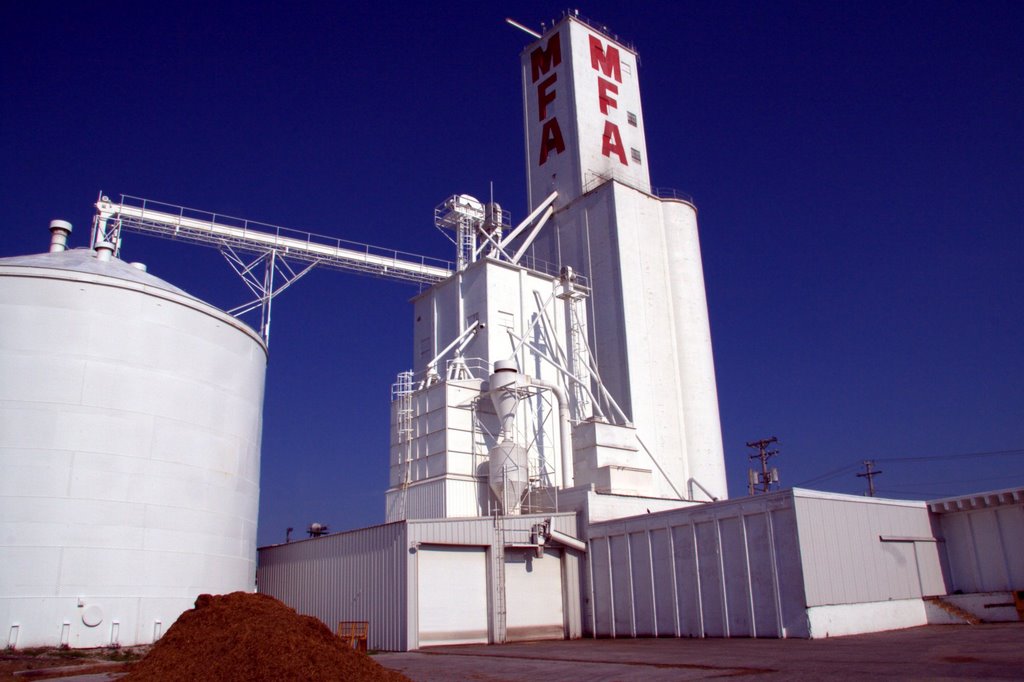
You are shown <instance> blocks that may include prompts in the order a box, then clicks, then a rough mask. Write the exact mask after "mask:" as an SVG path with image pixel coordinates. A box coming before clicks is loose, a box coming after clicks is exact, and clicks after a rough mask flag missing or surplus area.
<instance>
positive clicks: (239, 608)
mask: <svg viewBox="0 0 1024 682" xmlns="http://www.w3.org/2000/svg"><path fill="white" fill-rule="evenodd" d="M126 680H128V681H129V682H146V681H148V680H154V681H157V680H159V681H160V682H175V681H176V680H182V681H185V680H188V681H194V680H218V681H219V682H233V681H235V680H237V681H239V682H241V681H242V680H245V681H247V682H248V681H250V680H275V681H276V680H381V681H384V680H387V681H388V682H398V681H400V680H405V681H406V682H407V681H408V678H407V677H405V676H404V675H402V674H401V673H397V672H394V671H392V670H388V669H387V668H384V667H383V666H381V665H380V664H379V663H377V662H376V661H374V660H373V659H371V658H370V657H369V656H367V655H366V654H363V653H360V652H358V651H355V650H354V649H351V648H349V647H348V646H346V644H345V643H343V642H342V640H341V639H339V638H338V637H336V636H335V635H334V634H333V633H332V632H331V631H330V630H329V629H328V628H327V626H326V625H324V624H323V623H321V622H320V621H319V620H317V619H316V618H313V617H312V616H300V615H299V614H298V613H296V612H295V610H294V609H291V608H289V607H287V606H285V605H284V604H282V603H281V602H279V601H278V600H276V599H274V598H273V597H268V596H267V595H265V594H251V593H246V592H232V593H231V594H224V595H216V596H215V595H209V594H202V595H199V598H198V599H196V607H195V608H194V609H192V610H191V611H186V612H185V613H183V614H181V616H180V617H179V618H178V620H177V621H176V622H175V623H174V625H172V626H171V627H170V629H168V630H167V632H166V634H164V636H163V637H161V638H160V640H159V641H158V642H157V643H156V644H154V645H153V649H152V650H151V651H150V652H149V654H147V655H146V657H145V658H143V659H142V660H141V661H140V662H138V663H137V664H135V665H134V666H133V667H132V670H131V673H130V674H129V675H128V677H127V678H126Z"/></svg>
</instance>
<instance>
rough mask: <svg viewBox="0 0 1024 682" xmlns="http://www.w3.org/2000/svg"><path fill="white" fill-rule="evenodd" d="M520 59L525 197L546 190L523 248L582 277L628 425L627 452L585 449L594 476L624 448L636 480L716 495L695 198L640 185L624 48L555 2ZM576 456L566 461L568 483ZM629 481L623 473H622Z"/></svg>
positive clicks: (606, 377)
mask: <svg viewBox="0 0 1024 682" xmlns="http://www.w3.org/2000/svg"><path fill="white" fill-rule="evenodd" d="M521 63H522V77H523V96H524V98H525V107H524V110H525V112H526V121H525V133H526V148H527V155H526V156H527V178H528V181H529V197H530V206H531V208H532V207H533V206H534V205H536V204H537V203H538V202H539V201H541V200H542V199H544V198H545V197H547V196H548V195H549V194H550V193H551V192H552V191H553V190H555V191H557V192H558V197H557V199H556V200H555V203H554V208H555V212H554V215H553V216H552V218H551V220H550V221H549V223H548V225H547V226H546V227H545V229H544V230H543V231H542V232H541V234H539V235H538V237H537V239H536V240H535V241H534V243H533V246H532V253H533V255H534V256H535V257H537V258H539V259H543V260H547V261H551V262H553V263H555V264H557V265H559V266H571V267H573V268H576V269H578V270H580V271H582V272H584V273H586V274H587V276H588V277H589V282H590V286H591V295H590V297H589V298H588V299H587V306H588V318H589V341H590V346H591V348H592V349H593V352H594V353H595V357H596V365H597V367H598V368H599V371H600V378H601V379H602V380H603V383H604V386H605V388H607V390H608V392H609V393H610V394H611V395H612V396H613V397H614V399H615V400H616V401H617V402H618V404H619V406H620V407H621V408H622V411H623V412H624V413H625V415H626V416H627V417H628V418H629V420H630V421H631V422H632V424H633V426H634V427H635V428H636V436H637V438H638V450H637V452H636V453H635V457H634V456H632V455H630V456H629V457H627V458H626V459H625V460H620V461H617V462H615V463H613V464H609V465H605V464H603V463H602V462H591V464H592V465H594V468H596V469H601V468H602V467H604V473H603V474H602V475H601V476H599V477H597V478H595V479H594V481H593V482H594V483H595V484H596V485H597V487H598V488H599V489H600V488H601V487H604V488H607V489H608V492H612V493H614V492H617V490H616V488H617V487H618V486H617V484H616V482H615V474H616V472H618V474H619V478H622V476H621V474H622V473H623V472H625V471H628V470H629V469H630V468H631V467H630V465H629V464H628V462H630V461H631V462H634V466H635V467H636V468H637V469H651V478H650V485H651V487H650V489H649V490H645V491H639V492H641V493H642V494H648V495H652V496H655V497H665V498H675V499H680V498H685V499H691V500H707V499H709V498H719V499H723V498H725V497H727V490H726V479H725V464H724V457H723V452H722V434H721V424H720V421H719V416H718V394H717V389H716V386H715V371H714V362H713V358H712V350H711V332H710V327H709V323H708V312H707V300H706V297H705V292H704V276H703V269H702V266H701V257H700V243H699V240H698V235H697V211H696V208H695V207H694V206H693V204H692V203H691V202H690V201H689V200H686V199H680V198H678V197H677V195H673V196H671V197H664V196H659V195H658V194H656V193H654V192H653V191H652V189H651V183H650V173H649V171H648V167H647V147H646V141H645V137H644V119H643V110H642V108H641V104H640V88H639V84H638V80H637V56H636V53H635V52H634V51H633V50H632V49H631V48H630V47H627V46H626V45H623V44H622V43H620V42H618V41H617V40H614V39H612V38H611V37H609V36H608V35H606V34H605V32H602V31H600V30H597V29H595V28H594V27H593V26H591V25H590V24H588V23H587V22H585V21H583V20H581V19H579V18H578V17H575V16H566V17H565V18H564V19H563V20H562V21H560V22H558V23H556V24H555V25H554V26H552V27H551V28H550V29H549V30H548V31H547V32H546V33H545V34H544V35H543V36H542V37H541V38H539V39H538V40H536V41H535V42H533V43H532V44H530V45H529V46H527V47H526V49H525V50H524V51H523V53H522V57H521ZM579 457H580V454H579V452H577V458H578V460H579ZM581 464H584V466H583V467H582V468H581V466H580V465H581ZM609 466H610V467H612V468H608V467H609ZM615 467H618V469H616V468H615ZM586 470H587V466H585V463H584V462H579V461H578V462H577V477H576V483H577V484H579V483H581V482H586V478H585V476H584V478H582V479H581V474H582V473H583V472H584V471H586ZM595 475H596V474H595ZM641 484H642V481H639V482H638V481H637V480H635V477H634V480H633V482H632V483H630V484H628V486H627V487H629V488H630V489H631V490H633V491H636V488H637V487H638V486H639V485H641Z"/></svg>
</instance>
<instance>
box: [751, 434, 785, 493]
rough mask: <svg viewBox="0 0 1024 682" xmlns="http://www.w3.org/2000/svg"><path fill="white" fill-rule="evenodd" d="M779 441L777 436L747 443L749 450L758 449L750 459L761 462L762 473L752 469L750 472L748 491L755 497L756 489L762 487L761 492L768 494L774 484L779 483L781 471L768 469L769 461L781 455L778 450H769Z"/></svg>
mask: <svg viewBox="0 0 1024 682" xmlns="http://www.w3.org/2000/svg"><path fill="white" fill-rule="evenodd" d="M778 442H779V439H778V438H776V437H775V436H772V437H771V438H762V439H761V440H755V441H752V442H750V443H747V447H748V448H757V454H756V455H750V456H749V459H754V458H757V459H759V460H761V471H755V470H754V469H750V470H749V472H748V481H749V484H748V487H747V491H748V492H749V493H750V494H751V495H753V494H754V487H755V486H758V485H759V486H761V492H762V493H766V492H768V491H769V490H770V489H771V485H772V483H778V482H779V470H778V468H776V467H772V468H771V470H769V469H768V459H769V458H770V457H774V456H775V455H777V454H779V451H778V450H769V449H768V446H769V445H771V444H772V443H778Z"/></svg>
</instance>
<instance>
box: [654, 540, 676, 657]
mask: <svg viewBox="0 0 1024 682" xmlns="http://www.w3.org/2000/svg"><path fill="white" fill-rule="evenodd" d="M650 540H651V572H652V574H653V580H654V593H653V595H654V608H655V632H654V633H653V634H654V635H655V636H661V637H664V636H666V635H676V636H678V631H677V629H676V591H675V580H676V578H675V571H674V570H673V563H674V562H673V558H672V542H671V538H670V537H669V531H668V529H667V528H655V529H652V530H651V535H650Z"/></svg>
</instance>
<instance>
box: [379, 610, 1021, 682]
mask: <svg viewBox="0 0 1024 682" xmlns="http://www.w3.org/2000/svg"><path fill="white" fill-rule="evenodd" d="M374 659H375V660H376V661H378V662H379V663H380V664H381V665H384V666H386V667H388V668H392V669H394V670H399V671H401V672H403V673H405V674H406V675H408V676H409V677H411V678H412V679H413V680H415V681H416V682H433V681H435V680H474V681H477V682H496V681H498V680H564V681H571V680H580V681H584V680H585V681H586V682H602V681H605V680H638V679H639V680H643V682H658V681H661V680H688V679H703V678H708V677H753V676H760V677H773V678H775V679H786V680H791V679H807V680H810V679H823V678H830V679H854V678H857V679H863V678H867V677H888V678H902V679H920V680H925V679H927V680H942V679H964V678H987V679H1005V680H1024V623H999V624H990V625H976V626H970V625H929V626H925V627H919V628H911V629H909V630H897V631H893V632H881V633H874V634H870V635H857V636H853V637H835V638H831V639H822V640H803V639H785V640H775V639H599V640H593V639H582V640H576V641H571V642H566V641H558V642H528V643H521V644H505V645H499V646H485V645H471V646H457V647H435V648H431V649H426V650H422V651H419V652H410V653H397V654H379V655H377V656H374Z"/></svg>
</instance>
